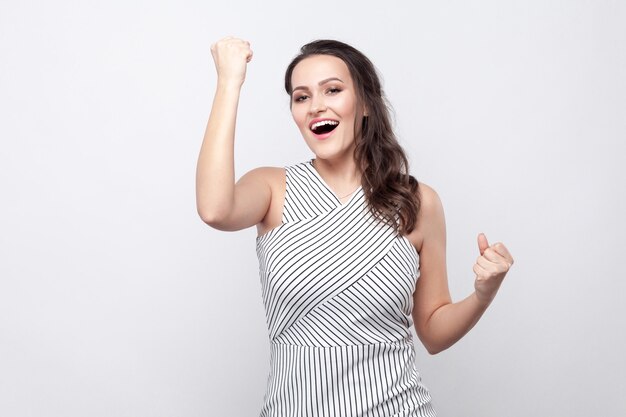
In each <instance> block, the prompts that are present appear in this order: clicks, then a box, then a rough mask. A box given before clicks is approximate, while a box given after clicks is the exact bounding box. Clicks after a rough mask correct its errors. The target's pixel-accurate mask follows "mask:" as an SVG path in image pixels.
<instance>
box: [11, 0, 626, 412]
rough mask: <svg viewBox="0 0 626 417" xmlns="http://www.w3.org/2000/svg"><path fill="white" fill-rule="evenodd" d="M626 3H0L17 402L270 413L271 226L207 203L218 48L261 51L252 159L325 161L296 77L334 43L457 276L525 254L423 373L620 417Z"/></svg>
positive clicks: (247, 103)
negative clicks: (376, 114)
mask: <svg viewBox="0 0 626 417" xmlns="http://www.w3.org/2000/svg"><path fill="white" fill-rule="evenodd" d="M625 22H626V3H625V2H623V1H617V0H615V1H580V0H579V1H553V0H549V1H545V0H542V1H524V2H522V1H519V2H509V1H496V0H493V1H477V2H465V1H442V2H424V1H419V2H408V1H407V2H402V3H400V2H379V1H376V2H370V3H364V2H362V1H360V2H349V3H347V2H345V3H344V2H319V3H302V2H294V1H285V2H284V3H278V2H270V3H267V2H255V3H253V2H248V3H242V2H240V1H226V2H212V1H182V2H181V1H178V2H174V1H168V2H166V1H156V2H155V1H141V2H139V1H130V2H128V1H119V0H117V1H110V2H96V1H59V2H44V1H20V2H16V1H14V2H9V1H6V0H3V1H2V2H1V3H0V118H1V123H0V137H1V140H2V143H1V144H2V148H1V151H0V190H1V192H2V204H1V205H0V214H1V215H0V415H2V416H7V417H30V416H37V417H38V416H45V417H47V416H59V417H61V416H62V417H84V416H90V417H99V416H103V417H104V416H106V417H110V416H115V417H117V416H119V417H144V416H145V417H161V416H162V417H166V416H167V417H169V416H235V417H238V416H255V415H258V412H259V410H260V405H261V402H262V399H263V393H264V390H265V384H266V381H267V375H268V372H269V341H268V336H267V328H266V321H265V313H264V310H263V304H262V300H261V287H260V282H259V275H258V261H257V258H256V252H255V239H254V238H255V236H256V228H254V227H252V228H249V229H245V230H241V231H238V232H222V231H218V230H215V229H212V228H210V227H209V226H207V225H205V224H204V223H203V222H202V221H201V219H200V217H199V216H198V214H197V212H196V201H195V170H196V162H197V157H198V152H199V150H200V145H201V143H202V138H203V135H204V129H205V127H206V122H207V120H208V116H209V111H210V108H211V104H212V100H213V94H214V91H215V84H216V71H215V68H214V63H213V60H212V58H211V54H210V50H209V48H210V45H211V44H212V43H213V42H215V41H217V40H218V39H221V38H222V37H225V36H227V35H234V36H237V37H241V38H243V39H246V40H249V41H250V42H251V46H252V49H253V51H254V58H253V61H252V62H251V63H250V64H249V65H248V73H247V78H246V81H245V83H244V86H243V89H242V94H241V100H240V104H239V113H238V118H237V129H236V139H235V160H236V163H235V174H236V178H237V179H238V178H240V177H241V176H242V175H243V174H244V173H245V172H247V171H248V170H250V169H252V168H255V167H258V166H285V165H289V164H294V163H297V162H301V161H304V160H306V159H308V158H311V157H312V156H313V154H312V153H311V151H310V150H309V149H308V148H307V146H306V144H305V143H304V140H303V139H302V137H301V135H300V133H299V131H298V130H297V128H296V126H295V124H294V122H293V120H292V119H291V114H290V112H289V105H288V103H289V97H288V96H287V94H286V93H285V91H284V90H283V76H284V75H283V74H284V71H285V68H286V66H287V64H288V63H289V61H290V60H291V58H293V56H295V55H296V53H297V52H298V49H299V47H300V46H301V45H303V44H304V43H307V42H309V41H311V40H314V39H318V38H334V39H339V40H342V41H345V42H347V43H350V44H352V45H354V46H355V47H357V48H359V49H360V50H361V51H363V52H364V53H365V54H366V55H367V56H368V57H369V58H370V59H371V60H372V61H373V62H374V64H375V65H376V66H377V68H378V70H379V71H380V73H381V75H382V79H383V85H384V89H385V92H386V95H387V97H388V98H389V100H390V102H391V103H392V105H393V108H394V123H395V128H396V131H397V134H398V137H399V140H400V142H401V145H402V146H403V147H404V149H405V150H406V152H407V155H408V157H409V162H410V164H411V165H410V171H411V173H412V174H413V175H414V176H415V177H416V178H417V179H418V180H419V181H423V182H424V183H427V184H429V185H430V186H432V187H433V188H434V189H435V190H437V192H438V193H439V195H440V197H441V199H442V202H443V205H444V210H445V215H446V223H447V239H448V246H447V256H448V274H449V282H450V290H451V293H452V297H453V299H454V300H455V301H456V300H460V299H462V298H464V297H465V296H467V295H468V294H469V293H470V292H471V291H472V290H473V281H474V274H473V272H472V265H473V263H474V261H475V260H476V258H477V257H478V255H479V253H478V245H477V243H476V236H477V235H478V233H480V232H484V233H485V234H486V236H487V238H488V239H489V243H490V244H491V243H495V242H497V241H501V242H503V243H504V244H505V245H506V246H507V247H508V248H509V250H510V251H511V253H512V255H513V257H514V258H515V264H514V266H513V267H512V269H511V270H510V272H509V274H508V275H507V277H506V279H505V281H504V283H503V285H502V287H501V289H500V292H499V294H498V296H497V297H496V299H495V301H494V303H493V304H492V305H491V307H490V308H489V310H488V311H487V312H486V313H485V315H484V316H483V318H482V320H481V321H480V322H479V323H478V325H477V326H476V327H475V328H474V329H473V330H472V331H471V332H470V333H469V334H468V335H467V336H465V337H464V338H463V339H462V340H461V341H459V342H458V343H457V344H456V345H454V346H453V347H451V348H450V349H448V350H446V351H444V352H442V353H440V354H438V355H434V356H432V355H429V354H428V353H427V352H426V351H425V349H424V348H423V347H422V345H421V344H420V342H419V340H418V339H417V338H416V349H417V368H418V370H419V371H420V373H421V375H422V379H423V381H424V383H425V384H426V386H427V387H428V388H429V389H430V392H431V394H432V397H433V402H434V406H435V408H436V410H437V411H438V414H439V416H441V417H448V416H450V417H453V416H472V417H485V416H486V417H502V416H504V417H514V416H519V417H522V416H528V415H533V416H549V417H553V416H568V417H572V416H580V417H582V416H589V415H594V416H614V417H618V416H624V415H626V401H625V400H624V393H625V392H626V382H625V381H626V378H624V375H625V374H626V361H625V359H624V352H625V351H626V337H625V333H626V332H625V324H626V322H625V317H626V307H625V306H624V302H623V301H624V298H625V295H626V283H625V281H626V279H625V278H626V277H625V276H624V275H625V274H624V266H623V260H624V253H625V250H626V245H625V244H624V242H625V240H624V239H625V233H626V227H625V223H626V222H625V220H624V214H625V213H626V181H625V178H626V175H625V171H624V163H625V162H626V157H625V155H626V145H625V141H626V29H625V28H626V26H625V24H624V23H625Z"/></svg>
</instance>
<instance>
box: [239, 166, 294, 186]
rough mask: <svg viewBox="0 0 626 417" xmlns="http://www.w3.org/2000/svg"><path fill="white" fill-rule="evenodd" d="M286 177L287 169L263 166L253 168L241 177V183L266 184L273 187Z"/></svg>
mask: <svg viewBox="0 0 626 417" xmlns="http://www.w3.org/2000/svg"><path fill="white" fill-rule="evenodd" d="M284 177H285V168H283V167H270V166H262V167H257V168H253V169H251V170H250V171H248V172H246V173H245V174H243V175H242V176H241V178H240V179H239V181H246V182H247V181H252V182H265V183H267V184H269V185H273V184H275V183H277V182H280V181H281V180H282V179H283V178H284Z"/></svg>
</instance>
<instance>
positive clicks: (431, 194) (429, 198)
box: [417, 182, 443, 218]
mask: <svg viewBox="0 0 626 417" xmlns="http://www.w3.org/2000/svg"><path fill="white" fill-rule="evenodd" d="M417 192H418V193H419V197H420V210H419V215H418V218H419V217H420V215H423V216H426V217H431V216H432V215H436V214H437V213H438V212H439V211H443V205H442V203H441V198H440V197H439V194H438V193H437V191H435V189H434V188H433V187H432V186H430V185H428V184H426V183H423V182H420V183H419V187H418V188H417Z"/></svg>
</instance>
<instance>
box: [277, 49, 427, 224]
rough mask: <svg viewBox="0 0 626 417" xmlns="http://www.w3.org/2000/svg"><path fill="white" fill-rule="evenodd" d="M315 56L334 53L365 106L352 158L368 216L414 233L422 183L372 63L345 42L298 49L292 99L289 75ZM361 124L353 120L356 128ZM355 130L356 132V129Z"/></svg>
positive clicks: (359, 101)
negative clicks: (396, 129) (395, 129)
mask: <svg viewBox="0 0 626 417" xmlns="http://www.w3.org/2000/svg"><path fill="white" fill-rule="evenodd" d="M311 55H332V56H335V57H337V58H340V59H341V60H342V61H343V62H345V63H346V65H347V66H348V69H349V70H350V75H351V77H352V80H353V82H354V85H355V87H356V92H357V94H356V95H357V101H358V104H359V105H361V104H363V103H364V104H365V106H366V108H367V109H368V115H367V117H363V122H362V126H361V134H360V135H358V136H357V137H356V138H355V141H356V144H355V150H354V160H355V162H356V164H357V165H358V166H359V168H360V170H361V172H362V174H363V175H362V176H361V185H362V187H363V190H364V192H365V197H366V200H367V205H368V208H369V210H370V212H371V213H372V214H373V215H374V216H375V217H377V218H379V219H382V220H383V221H384V222H385V223H387V224H388V225H390V226H391V227H393V228H394V230H395V232H396V233H398V234H401V235H406V234H408V233H410V232H411V231H413V229H414V228H415V224H416V223H417V215H418V212H419V209H420V205H421V199H420V196H419V193H418V188H419V184H418V182H417V180H416V179H415V178H414V177H413V176H412V175H410V174H409V163H408V159H407V157H406V155H405V152H404V150H403V149H402V147H401V146H400V144H399V143H398V140H397V138H396V135H395V133H394V132H393V128H392V126H391V118H390V110H391V105H390V104H389V102H388V100H387V98H386V97H385V95H384V93H383V90H382V88H381V83H380V79H379V77H378V73H377V71H376V68H375V67H374V64H372V62H371V61H370V60H369V59H368V58H367V57H366V56H365V55H364V54H363V53H361V52H360V51H358V50H357V49H356V48H354V47H353V46H350V45H348V44H346V43H343V42H340V41H337V40H329V39H319V40H315V41H313V42H310V43H307V44H306V45H304V46H302V47H301V48H300V53H299V54H298V55H296V57H295V58H294V59H293V60H292V61H291V63H290V64H289V66H288V67H287V70H286V72H285V90H286V91H287V94H289V96H290V97H291V95H292V87H293V86H292V85H291V74H292V73H293V69H294V68H295V67H296V65H297V64H298V63H299V62H300V61H302V60H303V59H305V58H307V57H309V56H311ZM356 123H357V122H356V121H355V124H356ZM356 127H357V126H355V130H354V131H355V132H358V129H356Z"/></svg>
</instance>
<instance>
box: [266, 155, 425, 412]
mask: <svg viewBox="0 0 626 417" xmlns="http://www.w3.org/2000/svg"><path fill="white" fill-rule="evenodd" d="M312 161H313V159H311V160H308V161H305V162H301V163H297V164H295V165H290V166H286V167H285V170H286V194H285V200H284V203H283V214H282V223H281V224H280V225H279V226H278V227H276V228H274V229H271V230H269V231H268V232H266V233H265V234H263V235H261V236H258V237H257V238H256V250H257V256H258V259H259V275H260V281H261V290H262V298H263V304H264V307H265V313H266V320H267V326H268V331H269V340H270V373H269V377H268V379H267V389H266V392H265V395H264V399H263V404H262V407H261V414H260V416H261V417H279V416H280V417H296V416H300V417H313V416H316V417H317V416H319V417H321V416H324V417H326V416H328V417H330V416H333V417H357V416H358V417H361V416H376V417H392V416H395V417H409V416H410V417H417V416H419V417H425V416H428V417H432V416H435V415H436V414H435V411H434V410H433V407H432V404H431V397H430V394H429V392H428V389H427V388H426V387H425V386H424V385H423V384H422V381H421V377H420V374H419V373H418V371H417V369H416V367H415V350H414V346H413V337H412V334H411V333H410V331H409V329H410V328H411V327H412V326H413V320H412V316H411V312H412V309H413V291H414V289H415V283H416V280H417V279H418V277H419V266H418V265H419V264H418V260H419V254H418V253H417V251H416V250H415V248H414V246H413V245H412V244H411V243H410V241H409V240H408V239H407V238H406V237H403V236H399V235H397V234H395V232H394V231H393V229H392V228H391V227H390V226H389V225H385V224H384V223H382V222H380V221H378V220H377V219H376V218H375V217H374V216H373V215H372V214H371V213H369V211H368V209H367V206H366V200H365V195H364V192H363V189H362V187H359V188H358V189H357V190H356V191H355V192H354V193H353V194H352V195H351V197H350V199H349V200H348V201H347V202H346V203H341V201H340V200H339V199H338V198H337V196H336V195H335V194H334V192H333V191H332V190H331V189H330V187H329V186H328V185H327V184H326V182H325V181H324V179H323V178H322V177H321V175H320V174H319V173H318V172H317V170H316V169H315V167H314V166H313V164H312Z"/></svg>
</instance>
